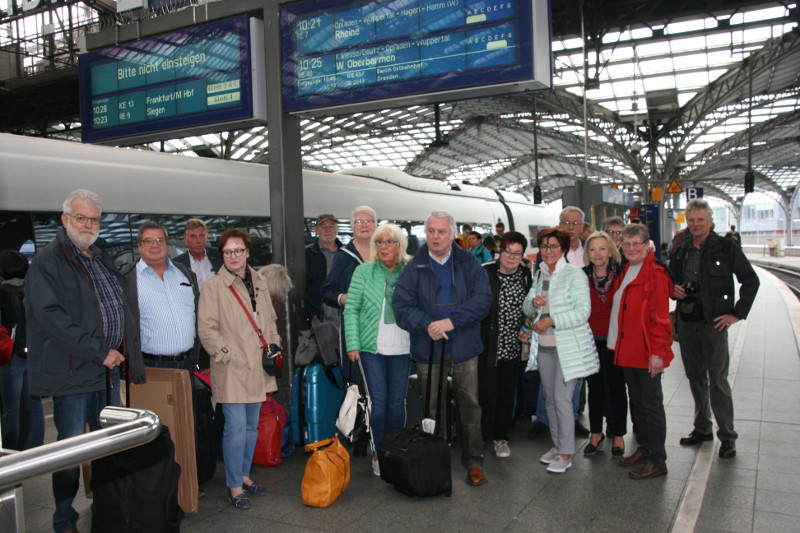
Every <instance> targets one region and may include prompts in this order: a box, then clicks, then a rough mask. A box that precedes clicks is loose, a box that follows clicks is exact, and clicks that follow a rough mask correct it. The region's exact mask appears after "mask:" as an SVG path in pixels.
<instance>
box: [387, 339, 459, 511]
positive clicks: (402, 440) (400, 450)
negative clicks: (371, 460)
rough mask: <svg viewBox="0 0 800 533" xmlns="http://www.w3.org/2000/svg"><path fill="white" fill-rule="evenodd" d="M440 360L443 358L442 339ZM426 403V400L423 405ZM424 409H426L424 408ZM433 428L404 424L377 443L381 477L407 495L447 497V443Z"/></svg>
mask: <svg viewBox="0 0 800 533" xmlns="http://www.w3.org/2000/svg"><path fill="white" fill-rule="evenodd" d="M440 344H441V346H442V359H444V342H441V343H440ZM434 345H435V343H432V346H431V362H430V363H429V365H428V383H427V391H428V393H427V394H426V401H427V402H430V398H431V376H432V372H431V369H432V367H433V366H432V361H433V347H434ZM443 385H444V372H439V390H441V387H442V386H443ZM429 405H430V404H429V403H427V404H426V407H428V406H429ZM441 409H442V402H436V420H439V419H440V418H441ZM425 411H426V412H427V411H428V409H427V408H426V409H425ZM436 433H438V432H437V431H435V430H434V434H433V435H431V434H429V433H426V432H424V431H422V429H421V428H420V427H419V426H413V427H406V428H403V429H401V430H399V431H395V432H394V433H392V434H390V435H387V436H386V438H384V440H383V442H382V443H380V445H379V446H378V463H379V465H380V470H381V478H382V479H383V480H384V481H386V482H388V483H391V484H392V485H394V488H395V489H397V490H399V491H400V492H403V493H405V494H408V495H409V496H437V495H439V494H444V495H445V496H450V494H452V491H453V478H452V473H451V471H450V446H449V445H448V444H447V442H445V441H444V439H442V438H441V437H439V436H437V435H436Z"/></svg>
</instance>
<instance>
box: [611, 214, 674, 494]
mask: <svg viewBox="0 0 800 533" xmlns="http://www.w3.org/2000/svg"><path fill="white" fill-rule="evenodd" d="M649 242H650V235H649V234H648V232H647V228H646V227H645V226H644V225H641V224H631V225H629V226H626V227H625V229H624V230H623V231H622V252H623V253H624V254H625V258H626V259H627V260H628V264H627V265H625V269H624V270H623V271H622V282H621V284H620V287H619V289H617V292H616V294H615V295H614V298H613V305H612V308H611V321H610V323H609V328H608V346H613V347H614V364H616V365H619V366H621V367H623V370H624V372H625V383H626V384H627V385H628V393H629V394H630V396H631V404H632V406H633V411H634V413H633V414H634V415H635V418H636V426H637V429H638V430H639V431H638V434H637V436H636V440H637V442H638V444H639V447H638V448H637V450H636V452H634V453H633V454H632V455H630V456H628V457H625V458H623V459H620V464H622V465H623V466H633V465H643V466H642V467H641V468H639V469H638V470H633V471H631V472H628V476H629V477H631V478H633V479H648V478H652V477H657V476H663V475H666V473H667V452H666V449H665V447H664V441H665V439H666V436H667V417H666V414H665V413H664V395H663V393H662V391H661V373H662V372H664V369H665V368H666V367H668V366H669V364H670V362H671V361H672V358H673V357H674V355H673V353H672V327H671V326H670V323H669V299H670V298H671V297H672V293H673V286H672V279H671V278H670V275H669V273H668V272H667V270H666V268H664V267H663V266H661V265H659V264H657V263H656V262H655V256H654V255H653V253H652V252H650V251H649V250H648V243H649Z"/></svg>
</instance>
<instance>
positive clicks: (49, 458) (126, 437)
mask: <svg viewBox="0 0 800 533" xmlns="http://www.w3.org/2000/svg"><path fill="white" fill-rule="evenodd" d="M100 424H101V425H102V426H103V429H99V430H97V431H92V432H90V433H84V434H83V435H78V436H76V437H71V438H68V439H64V440H60V441H56V442H51V443H50V444H45V445H43V446H38V447H36V448H32V449H30V450H25V451H21V452H11V453H10V454H9V455H7V456H5V457H0V491H3V490H5V489H7V488H10V487H14V486H15V485H17V484H19V483H21V482H23V481H25V480H27V479H30V478H32V477H35V476H38V475H41V474H48V473H51V472H57V471H59V470H63V469H64V468H67V467H70V466H75V465H79V464H81V463H83V462H85V461H91V460H93V459H99V458H100V457H105V456H107V455H111V454H114V453H117V452H120V451H122V450H127V449H129V448H134V447H136V446H139V445H141V444H145V443H147V442H150V441H151V440H153V439H155V438H156V436H158V434H159V433H160V432H161V419H160V418H159V417H158V415H157V414H155V413H153V412H152V411H147V410H145V409H130V408H125V407H106V408H104V409H103V410H102V412H101V413H100ZM3 451H9V450H3Z"/></svg>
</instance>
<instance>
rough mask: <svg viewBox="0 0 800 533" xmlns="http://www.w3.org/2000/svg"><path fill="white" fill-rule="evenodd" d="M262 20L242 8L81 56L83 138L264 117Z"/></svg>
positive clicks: (168, 134)
mask: <svg viewBox="0 0 800 533" xmlns="http://www.w3.org/2000/svg"><path fill="white" fill-rule="evenodd" d="M262 33H263V30H262V24H261V22H260V21H257V20H256V19H250V18H248V17H245V16H242V17H237V18H234V19H228V20H224V21H219V22H214V23H211V24H206V25H203V26H197V27H194V28H188V29H185V30H181V31H176V32H171V33H167V34H163V35H159V36H156V37H149V38H146V39H141V40H139V41H135V42H132V43H125V44H120V45H119V46H115V47H113V48H108V49H105V50H102V51H99V52H92V53H89V54H85V55H83V56H81V57H80V63H79V67H80V86H81V87H80V88H81V124H82V132H83V142H105V143H115V144H120V143H123V142H129V143H133V142H147V141H153V140H158V139H165V138H174V137H183V136H186V135H189V134H195V135H196V134H198V133H206V132H209V131H220V130H222V129H228V128H230V127H233V126H236V127H246V126H248V125H255V124H263V123H264V122H265V120H266V98H265V96H266V94H265V90H264V75H263V74H264V59H263V58H264V53H263V51H264V44H263V36H262Z"/></svg>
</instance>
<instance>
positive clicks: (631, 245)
mask: <svg viewBox="0 0 800 533" xmlns="http://www.w3.org/2000/svg"><path fill="white" fill-rule="evenodd" d="M642 246H644V243H643V242H623V243H622V247H623V248H641V247H642Z"/></svg>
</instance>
